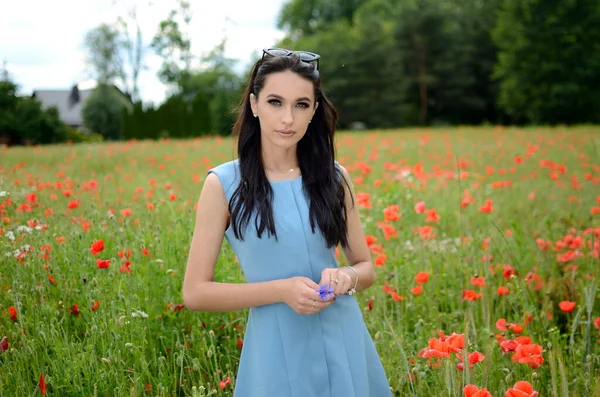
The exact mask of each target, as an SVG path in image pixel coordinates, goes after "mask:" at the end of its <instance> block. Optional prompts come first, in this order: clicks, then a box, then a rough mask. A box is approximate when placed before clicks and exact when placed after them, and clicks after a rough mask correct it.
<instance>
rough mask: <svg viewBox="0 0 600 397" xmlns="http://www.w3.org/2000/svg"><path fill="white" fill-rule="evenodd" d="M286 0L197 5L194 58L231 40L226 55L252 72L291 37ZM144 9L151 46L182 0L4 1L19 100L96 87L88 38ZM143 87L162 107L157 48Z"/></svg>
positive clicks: (8, 58) (1, 47) (3, 31)
mask: <svg viewBox="0 0 600 397" xmlns="http://www.w3.org/2000/svg"><path fill="white" fill-rule="evenodd" d="M285 2H286V0H260V3H259V2H258V1H248V0H190V3H191V8H192V11H193V16H192V21H191V25H192V26H191V32H190V34H191V43H192V53H193V54H194V55H202V54H206V53H208V52H209V51H210V50H211V49H213V48H214V47H215V46H216V45H217V44H219V43H220V42H221V40H222V39H223V38H224V37H225V38H226V39H227V43H226V47H225V55H226V56H228V57H230V58H234V59H237V60H239V62H238V64H237V70H238V71H242V70H246V68H247V66H248V64H249V63H250V61H251V59H252V57H253V56H254V55H256V54H260V53H261V52H262V48H265V47H270V46H273V45H274V44H275V43H276V42H277V40H279V39H281V38H282V37H283V36H284V34H283V32H282V31H279V30H278V29H277V27H276V18H277V15H278V14H279V11H280V9H281V7H282V5H283V4H284V3H285ZM134 5H135V6H137V10H138V20H139V22H140V25H141V30H142V38H143V40H144V42H145V44H149V43H150V41H151V40H152V37H153V36H154V34H155V33H156V31H157V29H158V25H159V23H160V21H162V20H164V19H167V17H168V15H169V12H170V10H171V9H174V8H176V7H177V1H176V0H84V1H82V0H77V1H75V0H52V1H45V0H19V1H10V0H0V8H1V9H2V12H1V13H0V64H1V63H3V62H6V68H7V70H8V73H9V75H10V77H11V79H12V81H14V82H15V83H16V84H18V85H19V95H30V94H31V93H32V92H33V90H36V89H70V88H71V87H72V86H73V84H75V83H77V84H78V86H79V88H80V89H85V88H90V87H91V86H93V85H94V82H93V79H91V75H90V69H89V67H88V66H87V65H86V50H85V48H84V46H83V40H84V37H85V34H86V33H87V32H88V31H89V30H91V29H93V28H94V27H96V26H98V25H100V24H101V23H113V22H115V21H116V20H117V18H118V17H119V16H123V17H125V16H126V15H127V9H128V7H129V8H131V7H132V6H134ZM144 63H145V66H146V67H147V68H146V69H145V70H143V71H142V72H141V73H140V77H139V79H138V86H139V87H140V96H141V99H142V100H143V101H144V102H145V103H148V102H153V103H155V104H159V103H161V102H162V101H163V100H164V99H165V98H166V95H167V94H168V87H166V86H165V85H164V84H162V83H161V82H160V81H159V80H158V77H157V75H156V74H157V71H158V70H159V68H160V65H161V63H162V59H161V58H160V57H158V56H157V55H156V54H155V53H154V52H153V51H152V50H151V49H147V51H146V53H145V56H144Z"/></svg>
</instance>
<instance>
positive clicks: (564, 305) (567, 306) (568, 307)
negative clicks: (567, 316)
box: [558, 301, 576, 313]
mask: <svg viewBox="0 0 600 397" xmlns="http://www.w3.org/2000/svg"><path fill="white" fill-rule="evenodd" d="M575 305H576V303H575V302H571V301H562V302H560V303H559V304H558V307H559V308H560V310H562V311H563V312H565V313H571V312H572V311H573V309H574V308H575Z"/></svg>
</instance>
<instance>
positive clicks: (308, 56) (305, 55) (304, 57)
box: [260, 48, 321, 70]
mask: <svg viewBox="0 0 600 397" xmlns="http://www.w3.org/2000/svg"><path fill="white" fill-rule="evenodd" d="M294 53H295V54H298V55H299V56H300V60H301V61H303V62H313V61H317V67H316V69H317V70H319V58H321V55H319V54H315V53H314V52H308V51H291V50H286V49H285V48H265V49H263V55H262V58H261V59H260V62H261V63H262V61H263V59H264V58H265V55H270V56H272V57H287V56H289V55H291V54H294Z"/></svg>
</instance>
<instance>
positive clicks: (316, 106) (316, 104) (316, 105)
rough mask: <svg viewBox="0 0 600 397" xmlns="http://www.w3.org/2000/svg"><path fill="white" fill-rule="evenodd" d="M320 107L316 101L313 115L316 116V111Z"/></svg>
mask: <svg viewBox="0 0 600 397" xmlns="http://www.w3.org/2000/svg"><path fill="white" fill-rule="evenodd" d="M318 107H319V102H315V108H314V109H313V114H312V117H315V113H316V111H317V108H318ZM312 117H311V118H312Z"/></svg>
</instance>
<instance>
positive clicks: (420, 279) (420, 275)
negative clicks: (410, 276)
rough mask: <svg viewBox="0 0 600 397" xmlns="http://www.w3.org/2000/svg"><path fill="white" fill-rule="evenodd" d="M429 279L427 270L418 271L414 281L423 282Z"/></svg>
mask: <svg viewBox="0 0 600 397" xmlns="http://www.w3.org/2000/svg"><path fill="white" fill-rule="evenodd" d="M428 280H429V273H427V272H419V273H417V275H416V276H415V281H416V282H417V284H425V283H426V282H427V281H428Z"/></svg>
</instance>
